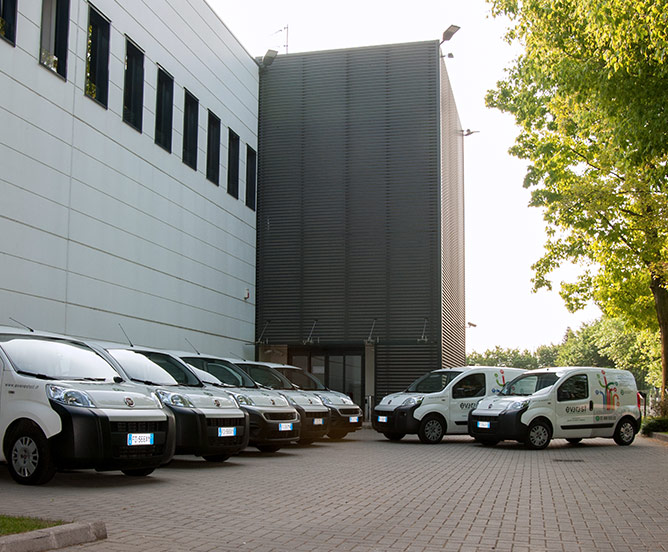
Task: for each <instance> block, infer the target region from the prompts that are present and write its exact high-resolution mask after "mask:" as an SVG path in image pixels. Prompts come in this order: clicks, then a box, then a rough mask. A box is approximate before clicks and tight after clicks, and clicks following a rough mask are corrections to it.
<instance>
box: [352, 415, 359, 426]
mask: <svg viewBox="0 0 668 552" xmlns="http://www.w3.org/2000/svg"><path fill="white" fill-rule="evenodd" d="M359 421H360V417H359V416H351V417H350V423H351V424H355V423H357V422H359Z"/></svg>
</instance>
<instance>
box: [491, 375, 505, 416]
mask: <svg viewBox="0 0 668 552" xmlns="http://www.w3.org/2000/svg"><path fill="white" fill-rule="evenodd" d="M499 375H500V376H501V379H500V380H499ZM494 381H495V382H496V385H498V386H499V388H498V389H496V388H494V387H493V388H492V393H498V392H499V391H501V388H502V387H503V386H504V385H505V384H506V375H505V373H504V372H503V370H499V374H497V373H496V372H494ZM490 408H491V407H490Z"/></svg>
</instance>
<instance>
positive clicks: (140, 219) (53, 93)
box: [0, 0, 259, 356]
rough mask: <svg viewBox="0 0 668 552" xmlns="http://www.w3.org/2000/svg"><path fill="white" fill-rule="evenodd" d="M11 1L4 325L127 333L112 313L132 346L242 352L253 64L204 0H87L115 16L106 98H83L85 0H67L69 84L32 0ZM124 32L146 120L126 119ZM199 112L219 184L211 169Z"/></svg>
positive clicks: (4, 94)
mask: <svg viewBox="0 0 668 552" xmlns="http://www.w3.org/2000/svg"><path fill="white" fill-rule="evenodd" d="M18 4H19V6H18V9H19V13H18V21H17V35H16V46H15V47H13V46H12V45H11V44H9V43H7V42H6V41H4V40H0V194H1V195H0V324H7V323H10V322H9V317H13V318H16V319H18V320H20V321H22V322H24V323H26V324H28V325H30V326H32V327H35V328H40V329H45V330H50V331H57V332H63V333H68V334H71V335H77V336H83V337H87V338H95V339H104V340H111V341H122V340H123V335H122V332H121V330H120V328H119V326H118V325H119V323H120V324H122V325H123V327H124V328H125V330H126V331H127V332H128V334H129V335H130V337H131V338H132V339H133V341H134V342H135V343H137V344H144V345H152V346H157V347H169V348H177V349H186V348H187V344H186V343H185V339H184V338H186V337H187V338H188V339H190V340H191V341H192V342H193V343H194V344H195V345H196V346H197V347H198V348H199V349H201V350H206V351H209V352H218V353H224V354H229V353H235V354H239V355H242V356H248V354H252V347H251V346H250V345H249V343H250V342H252V341H253V340H254V335H255V331H254V324H255V212H254V211H253V210H251V209H249V208H248V207H246V205H245V175H246V167H245V161H246V145H247V144H248V145H250V146H251V147H252V148H253V149H255V150H256V151H257V110H258V78H259V76H258V68H257V64H256V63H255V62H254V60H253V59H252V58H251V56H250V55H249V54H248V53H247V52H246V51H245V50H244V48H243V47H242V46H241V45H240V44H239V43H238V42H237V40H236V39H235V38H234V37H233V36H232V34H231V33H230V32H229V31H228V29H227V28H226V27H225V26H224V24H223V23H222V22H221V21H220V20H219V18H218V17H217V15H216V14H215V13H214V12H213V10H211V8H210V7H209V6H208V4H207V3H206V2H205V1H204V0H161V1H160V2H155V1H154V0H95V2H93V5H94V6H95V7H96V8H97V9H98V10H99V11H100V12H101V13H102V14H104V15H105V16H106V17H107V18H109V19H110V21H111V36H110V50H111V54H110V60H109V80H110V83H109V101H108V109H104V107H102V106H100V105H99V104H98V103H97V102H95V101H93V100H91V99H90V98H88V97H87V96H85V95H84V81H85V54H86V28H87V25H88V3H87V2H85V1H84V0H71V7H70V29H69V56H68V74H67V81H65V80H63V79H62V78H61V77H59V76H58V75H56V74H55V73H53V72H52V71H50V70H49V69H47V68H45V67H43V66H42V65H40V64H39V50H40V39H39V37H40V22H41V2H37V1H30V2H19V3H18ZM126 36H127V37H129V38H130V39H131V40H132V41H133V42H135V44H137V45H138V46H139V47H140V48H141V49H142V50H143V51H144V53H145V59H144V111H143V132H142V133H139V132H137V131H136V130H135V129H134V128H132V127H131V126H129V125H127V124H126V123H124V122H123V120H122V101H123V78H124V59H125V37H126ZM158 64H159V65H160V66H161V67H162V68H164V69H165V70H166V71H168V72H169V73H170V74H171V75H172V76H173V77H174V116H173V136H172V153H171V154H170V153H168V152H166V151H165V150H164V149H162V148H161V147H159V146H157V145H156V144H155V143H154V134H155V132H154V128H155V100H156V98H155V89H156V82H157V66H158ZM184 88H187V89H188V90H189V91H190V92H191V93H192V94H194V95H195V96H196V97H197V98H198V100H199V104H200V107H199V110H200V111H199V132H198V144H199V153H198V162H197V171H194V170H192V169H191V168H190V167H188V166H187V165H185V164H183V162H182V160H181V150H182V131H183V101H184ZM209 109H210V110H211V111H213V112H214V113H215V114H216V115H217V116H218V117H220V119H221V153H220V157H221V170H220V186H215V185H214V184H212V183H211V182H209V181H208V180H207V179H206V147H207V120H208V115H207V110H209ZM228 127H229V128H232V130H234V131H235V132H236V133H237V134H238V135H239V137H240V142H241V143H240V167H239V199H235V198H233V197H232V196H230V195H229V194H228V193H227V180H226V175H227V136H228ZM246 289H248V290H250V298H249V299H248V300H245V299H244V296H245V292H246Z"/></svg>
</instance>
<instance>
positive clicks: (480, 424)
mask: <svg viewBox="0 0 668 552" xmlns="http://www.w3.org/2000/svg"><path fill="white" fill-rule="evenodd" d="M478 427H479V428H480V429H489V428H490V427H491V424H490V423H489V422H478Z"/></svg>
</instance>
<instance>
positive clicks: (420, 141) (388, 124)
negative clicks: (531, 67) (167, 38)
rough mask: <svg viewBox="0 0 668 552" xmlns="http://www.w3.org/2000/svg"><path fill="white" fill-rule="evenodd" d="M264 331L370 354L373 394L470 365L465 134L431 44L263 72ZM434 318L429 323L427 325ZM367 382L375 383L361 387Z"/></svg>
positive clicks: (260, 315)
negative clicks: (371, 342)
mask: <svg viewBox="0 0 668 552" xmlns="http://www.w3.org/2000/svg"><path fill="white" fill-rule="evenodd" d="M259 137H260V147H259V150H260V151H259V173H258V176H259V179H258V217H257V228H258V249H257V255H258V257H257V269H258V270H257V289H258V301H257V305H258V306H257V332H258V334H259V333H260V332H262V331H263V330H264V329H265V326H266V322H267V320H271V324H270V325H269V326H268V327H267V328H266V332H265V333H264V335H263V338H265V339H268V340H269V342H271V343H278V344H287V345H288V346H289V345H291V344H298V345H303V342H304V341H305V340H306V339H307V338H308V337H309V334H310V332H311V331H312V329H313V322H314V320H317V332H316V334H317V336H318V339H319V345H320V346H332V347H334V346H359V347H364V342H365V339H366V338H367V337H368V336H369V334H370V328H371V327H372V324H373V321H374V320H375V321H376V322H375V327H374V331H373V336H372V337H373V338H374V339H375V338H377V339H378V341H377V343H376V345H375V348H376V349H375V363H376V365H375V394H376V396H377V397H381V396H383V395H385V394H387V393H389V392H391V391H396V390H399V389H401V388H404V387H405V386H406V384H407V383H409V382H410V381H412V380H413V379H415V378H416V377H417V376H419V375H421V374H423V373H425V372H427V371H429V370H433V369H436V368H439V367H441V366H442V365H443V366H453V365H459V364H463V363H464V361H465V347H464V345H465V343H464V226H463V225H464V213H463V209H464V203H463V201H464V198H463V195H464V194H463V151H462V132H461V125H460V123H459V119H458V115H457V110H456V107H455V103H454V99H453V95H452V91H451V89H450V85H449V81H448V79H447V75H446V73H445V66H444V65H443V63H442V60H441V59H440V50H439V46H438V42H437V41H429V42H419V43H411V44H397V45H389V46H373V47H365V48H354V49H345V50H335V51H325V52H314V53H304V54H290V55H285V56H278V57H277V58H276V59H275V61H274V63H273V64H272V65H271V66H270V67H267V68H265V69H263V70H262V71H261V77H260V128H259ZM425 319H426V323H425ZM367 385H368V383H367Z"/></svg>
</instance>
